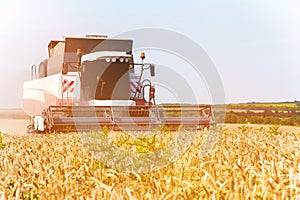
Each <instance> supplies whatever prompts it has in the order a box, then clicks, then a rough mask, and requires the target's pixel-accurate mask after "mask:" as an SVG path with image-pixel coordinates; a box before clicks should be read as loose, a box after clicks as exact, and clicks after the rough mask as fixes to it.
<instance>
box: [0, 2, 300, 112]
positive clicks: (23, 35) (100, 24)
mask: <svg viewBox="0 0 300 200" xmlns="http://www.w3.org/2000/svg"><path fill="white" fill-rule="evenodd" d="M187 2H188V3H187ZM299 10H300V1H298V0H251V1H240V0H226V1H223V0H210V1H204V0H191V1H177V0H173V1H168V0H166V1H161V0H152V1H137V0H128V1H117V0H109V1H102V0H97V1H96V0H94V1H93V0H86V1H76V0H73V1H71V0H65V1H59V0H51V1H38V0H27V1H21V0H19V1H18V0H9V1H8V0H4V1H1V2H0V27H1V31H0V58H1V71H2V72H1V73H0V92H1V98H0V107H3V108H4V107H22V87H23V82H24V81H28V80H30V70H31V65H32V64H38V63H39V62H40V61H41V60H43V59H45V58H47V45H48V43H49V41H50V40H52V39H61V38H62V36H84V35H86V34H104V35H108V36H115V35H118V34H120V33H122V32H126V31H131V30H135V29H140V28H160V29H167V30H172V31H174V32H178V33H180V34H182V35H185V36H186V37H188V38H190V39H191V40H193V41H194V42H196V43H197V44H198V45H200V46H201V47H202V48H203V49H204V50H205V51H206V53H207V55H209V57H210V58H211V60H212V61H213V62H214V64H215V66H216V69H217V71H218V73H219V75H220V77H221V80H222V82H223V86H224V91H225V97H226V102H227V103H231V102H252V101H256V102H270V101H272V102H273V101H294V100H300V92H299V91H300V90H299V88H300V87H299V86H300V37H299V36H300V12H299ZM166 57H168V56H166ZM153 59H154V58H153Z"/></svg>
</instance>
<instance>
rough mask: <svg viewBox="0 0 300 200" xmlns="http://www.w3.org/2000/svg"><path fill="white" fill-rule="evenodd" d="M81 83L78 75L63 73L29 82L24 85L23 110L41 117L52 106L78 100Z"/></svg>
mask: <svg viewBox="0 0 300 200" xmlns="http://www.w3.org/2000/svg"><path fill="white" fill-rule="evenodd" d="M79 97H80V81H79V77H78V74H77V73H69V74H68V75H63V74H61V73H58V74H55V75H52V76H48V77H45V78H41V79H36V80H31V81H27V82H25V83H24V85H23V109H24V111H25V112H26V113H27V114H28V115H30V116H35V115H40V114H41V113H42V111H43V110H44V109H45V108H47V107H48V106H50V105H61V104H62V103H63V102H64V101H67V102H68V101H71V102H73V101H74V100H78V99H79Z"/></svg>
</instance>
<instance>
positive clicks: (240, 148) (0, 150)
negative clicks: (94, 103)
mask: <svg viewBox="0 0 300 200" xmlns="http://www.w3.org/2000/svg"><path fill="white" fill-rule="evenodd" d="M109 134H115V133H109ZM161 134H166V135H169V136H170V135H172V134H176V133H168V132H167V133H166V132H164V133H161ZM194 134H195V138H194V140H193V143H192V145H191V147H190V148H189V149H188V150H187V152H186V153H185V154H184V155H183V156H181V157H180V159H179V160H177V161H176V162H174V163H172V164H170V165H168V166H166V167H164V168H162V169H160V170H157V171H153V172H149V173H125V172H121V171H117V170H115V169H112V168H109V167H107V166H105V165H103V164H102V163H100V162H98V161H97V160H96V159H94V158H93V157H92V155H91V153H90V152H89V151H88V150H87V149H86V148H84V147H83V144H82V142H81V139H80V138H79V137H78V135H77V134H76V133H68V134H47V135H39V134H36V135H26V136H14V135H8V134H5V135H3V137H2V141H0V142H1V146H0V160H1V163H0V199H300V151H299V149H300V145H299V141H300V132H287V131H284V130H283V131H280V130H279V129H278V128H276V127H270V128H263V127H261V128H257V129H254V128H251V127H248V126H239V127H237V128H235V129H230V130H228V129H226V128H225V129H224V128H223V131H222V133H221V135H220V137H219V140H218V142H217V143H216V145H215V147H214V150H213V151H211V152H210V153H209V154H207V155H205V156H204V157H202V156H201V146H202V142H203V138H204V136H205V134H206V133H205V132H200V131H196V132H194ZM158 137H159V136H158ZM110 138H114V137H110ZM115 138H116V139H112V141H113V142H118V141H119V143H120V139H118V138H121V137H115ZM170 138H171V137H162V136H160V137H159V140H157V142H158V143H159V144H160V145H161V144H164V143H165V142H168V141H167V140H169V139H170ZM164 140H165V141H164ZM123 142H124V141H123ZM119 146H120V148H124V146H125V147H126V149H127V150H129V151H136V149H137V148H133V147H134V144H132V143H131V146H130V147H128V145H127V146H126V144H121V145H119ZM156 147H159V145H156ZM145 148H146V150H147V147H145ZM146 150H145V151H146ZM152 150H153V149H152ZM154 150H155V148H154Z"/></svg>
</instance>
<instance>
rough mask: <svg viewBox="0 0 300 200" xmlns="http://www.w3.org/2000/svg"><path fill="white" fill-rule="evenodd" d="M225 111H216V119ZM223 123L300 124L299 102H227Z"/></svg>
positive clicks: (220, 117)
mask: <svg viewBox="0 0 300 200" xmlns="http://www.w3.org/2000/svg"><path fill="white" fill-rule="evenodd" d="M224 114H225V113H221V112H218V111H217V112H216V120H217V121H218V120H220V119H222V116H223V117H224ZM225 123H237V124H273V125H288V126H300V102H299V101H294V102H281V103H255V102H254V103H241V104H228V105H227V111H226V117H225Z"/></svg>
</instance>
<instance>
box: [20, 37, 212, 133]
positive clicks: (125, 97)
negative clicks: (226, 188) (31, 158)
mask: <svg viewBox="0 0 300 200" xmlns="http://www.w3.org/2000/svg"><path fill="white" fill-rule="evenodd" d="M132 44H133V41H132V40H119V39H108V38H107V37H106V36H86V37H83V38H74V37H66V38H64V40H59V41H57V40H53V41H51V42H50V43H49V45H48V53H49V58H48V59H46V60H44V61H42V62H41V63H40V64H39V65H38V66H35V65H33V66H32V68H31V70H32V77H31V81H27V82H25V83H24V86H23V89H24V92H23V106H24V111H25V112H26V113H27V114H28V115H30V116H31V117H32V122H31V123H30V125H29V126H28V130H27V131H28V132H29V133H33V132H73V131H74V132H87V131H93V130H102V129H103V127H107V128H108V129H109V130H152V129H155V128H156V129H157V128H162V127H168V128H169V129H170V130H177V129H178V128H179V127H181V128H184V129H193V130H195V129H203V128H209V127H210V126H211V125H214V124H215V122H214V119H213V114H212V110H211V106H210V105H179V104H177V105H174V104H170V105H157V104H156V103H155V87H154V85H153V84H152V83H151V81H150V80H149V79H143V74H144V73H145V72H146V70H149V71H150V74H151V76H155V66H154V64H149V63H144V62H143V61H144V58H145V54H144V53H141V56H140V58H141V62H140V63H135V62H134V57H133V54H132ZM138 68H139V69H138ZM137 71H138V73H137Z"/></svg>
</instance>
